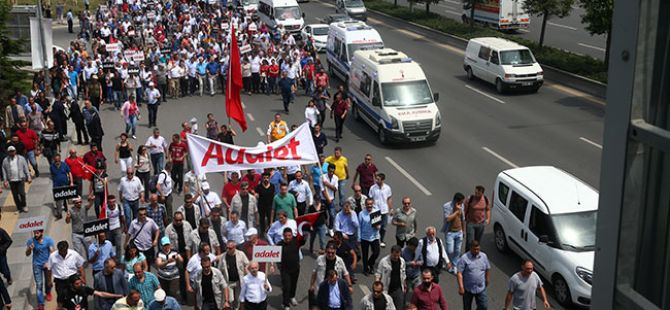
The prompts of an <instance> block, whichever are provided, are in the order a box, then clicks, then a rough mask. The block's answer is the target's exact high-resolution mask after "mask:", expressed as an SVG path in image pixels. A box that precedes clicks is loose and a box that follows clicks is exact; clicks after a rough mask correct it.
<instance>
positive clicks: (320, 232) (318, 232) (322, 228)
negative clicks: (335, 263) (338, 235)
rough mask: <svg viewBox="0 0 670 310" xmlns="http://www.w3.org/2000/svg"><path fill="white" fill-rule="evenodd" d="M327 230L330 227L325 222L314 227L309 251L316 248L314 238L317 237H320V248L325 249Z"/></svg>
mask: <svg viewBox="0 0 670 310" xmlns="http://www.w3.org/2000/svg"><path fill="white" fill-rule="evenodd" d="M326 230H328V228H327V227H326V225H325V224H322V225H318V226H316V227H313V228H312V233H311V236H312V237H311V238H310V240H309V251H310V252H313V250H314V240H315V239H316V237H317V236H318V237H319V249H320V250H323V249H325V248H326Z"/></svg>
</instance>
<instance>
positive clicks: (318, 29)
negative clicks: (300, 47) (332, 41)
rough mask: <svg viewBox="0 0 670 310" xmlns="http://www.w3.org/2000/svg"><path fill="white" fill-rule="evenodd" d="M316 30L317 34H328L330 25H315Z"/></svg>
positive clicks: (314, 29)
mask: <svg viewBox="0 0 670 310" xmlns="http://www.w3.org/2000/svg"><path fill="white" fill-rule="evenodd" d="M312 31H313V32H314V35H315V36H327V35H328V27H315V28H313V29H312Z"/></svg>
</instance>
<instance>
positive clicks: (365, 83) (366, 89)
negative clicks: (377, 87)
mask: <svg viewBox="0 0 670 310" xmlns="http://www.w3.org/2000/svg"><path fill="white" fill-rule="evenodd" d="M362 75H363V76H362V77H361V87H360V88H361V92H362V93H363V94H364V95H365V97H368V98H369V97H370V83H371V82H372V79H370V76H369V75H368V74H367V73H366V72H362Z"/></svg>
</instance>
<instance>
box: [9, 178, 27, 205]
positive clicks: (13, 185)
mask: <svg viewBox="0 0 670 310" xmlns="http://www.w3.org/2000/svg"><path fill="white" fill-rule="evenodd" d="M9 188H10V189H11V191H12V197H13V198H14V203H15V204H16V209H17V210H19V211H21V210H23V208H25V207H26V185H25V183H24V182H23V181H11V182H9Z"/></svg>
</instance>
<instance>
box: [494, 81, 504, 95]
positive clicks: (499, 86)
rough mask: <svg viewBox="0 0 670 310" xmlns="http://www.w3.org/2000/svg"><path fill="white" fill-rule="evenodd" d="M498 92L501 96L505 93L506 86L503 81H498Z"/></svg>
mask: <svg viewBox="0 0 670 310" xmlns="http://www.w3.org/2000/svg"><path fill="white" fill-rule="evenodd" d="M496 91H497V92H498V93H499V94H502V93H504V92H505V84H503V82H502V80H501V79H496Z"/></svg>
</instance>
